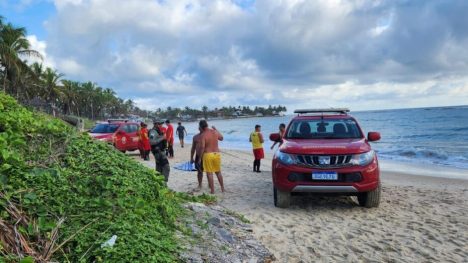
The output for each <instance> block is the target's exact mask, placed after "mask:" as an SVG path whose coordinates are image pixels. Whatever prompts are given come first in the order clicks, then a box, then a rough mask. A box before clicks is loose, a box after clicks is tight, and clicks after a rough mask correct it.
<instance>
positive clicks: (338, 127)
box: [286, 119, 362, 139]
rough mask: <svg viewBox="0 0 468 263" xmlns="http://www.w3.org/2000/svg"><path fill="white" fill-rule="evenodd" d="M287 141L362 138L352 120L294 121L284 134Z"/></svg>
mask: <svg viewBox="0 0 468 263" xmlns="http://www.w3.org/2000/svg"><path fill="white" fill-rule="evenodd" d="M286 138H288V139H350V138H362V134H361V131H360V129H359V128H358V125H357V123H356V122H355V121H354V120H353V119H323V120H322V119H313V120H294V121H293V122H292V123H291V125H290V126H289V130H288V132H287V134H286Z"/></svg>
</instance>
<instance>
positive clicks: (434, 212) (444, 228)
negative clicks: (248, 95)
mask: <svg viewBox="0 0 468 263" xmlns="http://www.w3.org/2000/svg"><path fill="white" fill-rule="evenodd" d="M189 147H190V146H189V145H187V146H186V147H185V148H180V147H179V146H178V144H176V146H175V151H176V152H175V156H176V157H175V158H174V159H171V160H170V162H171V166H173V165H174V164H176V163H180V162H185V161H188V160H189V152H190V148H189ZM222 153H223V157H222V169H223V175H224V180H225V186H226V193H224V194H223V193H220V189H219V186H218V183H217V181H216V179H215V186H216V195H217V197H218V201H219V204H220V205H222V206H224V207H226V208H228V209H230V210H234V211H236V212H239V213H241V214H244V215H245V216H246V218H247V219H249V220H250V221H251V222H252V225H253V230H254V235H255V237H256V238H257V239H258V240H260V241H261V242H262V243H263V244H264V245H265V246H266V247H267V248H268V249H270V251H271V252H273V254H274V255H275V256H276V258H277V262H467V261H468V203H467V200H468V180H461V179H445V178H437V177H428V176H418V175H411V174H405V173H395V172H385V171H382V173H381V178H382V186H383V192H382V199H381V204H380V207H378V208H372V209H367V208H362V207H359V206H358V205H357V201H356V200H355V198H354V197H331V196H314V195H308V196H293V198H292V203H291V207H290V208H288V209H280V208H276V207H274V205H273V192H272V187H273V186H272V182H271V155H268V156H266V159H265V160H263V161H262V167H261V168H262V173H260V174H258V173H253V172H252V161H253V157H252V154H251V153H250V152H242V151H234V150H222ZM143 163H145V164H146V165H148V166H150V167H154V163H153V159H151V161H149V162H143ZM169 187H170V188H172V189H174V190H176V191H183V192H195V191H196V187H197V179H196V173H195V172H192V173H191V172H184V171H179V170H175V169H173V168H171V174H170V177H169ZM202 192H206V193H209V188H208V186H207V181H206V177H205V178H204V182H203V189H202V190H201V191H200V192H199V193H202Z"/></svg>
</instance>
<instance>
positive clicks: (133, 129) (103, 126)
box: [89, 120, 140, 152]
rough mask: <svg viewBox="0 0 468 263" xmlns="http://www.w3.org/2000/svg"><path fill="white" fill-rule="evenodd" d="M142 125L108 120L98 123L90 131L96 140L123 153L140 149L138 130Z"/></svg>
mask: <svg viewBox="0 0 468 263" xmlns="http://www.w3.org/2000/svg"><path fill="white" fill-rule="evenodd" d="M139 129H140V125H139V124H138V123H136V122H129V121H127V120H108V122H104V123H98V124H97V125H96V126H94V128H92V129H91V130H90V131H89V135H90V136H91V137H93V138H94V139H97V140H100V141H105V142H108V143H110V144H112V145H114V147H115V148H117V149H118V150H119V151H121V152H126V151H134V150H137V149H138V142H139V140H140V138H139V137H138V134H137V132H138V130H139Z"/></svg>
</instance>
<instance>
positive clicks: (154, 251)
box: [0, 92, 182, 262]
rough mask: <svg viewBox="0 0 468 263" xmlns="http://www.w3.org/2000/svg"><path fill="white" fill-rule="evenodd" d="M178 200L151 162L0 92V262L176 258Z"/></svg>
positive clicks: (157, 260)
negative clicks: (114, 237)
mask: <svg viewBox="0 0 468 263" xmlns="http://www.w3.org/2000/svg"><path fill="white" fill-rule="evenodd" d="M180 200H181V199H180V197H178V196H177V195H176V194H175V193H173V192H171V191H169V190H168V189H167V188H166V187H165V184H164V180H163V177H162V176H160V175H159V174H157V173H155V172H154V171H153V170H150V169H148V168H145V167H144V166H142V165H140V164H138V163H137V162H135V161H133V160H131V159H130V158H128V157H126V156H125V155H124V154H122V153H120V152H118V151H116V150H114V149H113V148H112V147H111V146H109V145H107V144H105V143H101V142H97V141H94V140H92V139H91V138H89V136H87V135H82V134H79V133H77V132H75V131H74V130H73V129H72V128H70V127H68V126H67V125H66V124H65V123H63V122H62V121H59V120H56V119H53V118H51V117H48V116H46V115H43V114H39V113H34V112H31V111H28V110H26V109H25V108H24V107H22V106H20V105H18V104H17V103H16V101H15V100H14V99H12V98H11V97H9V96H7V95H5V94H4V93H3V92H0V262H2V261H6V262H10V261H11V262H13V261H14V262H16V261H17V260H18V259H20V258H21V257H24V256H31V257H32V258H34V259H35V261H36V262H41V261H44V262H45V261H47V260H56V261H59V262H93V261H94V262H173V261H176V260H177V249H178V247H177V242H176V239H175V237H174V232H175V228H176V227H175V218H176V216H177V215H178V214H180V212H181V211H182V210H181V208H180V205H179V202H180ZM18 222H19V223H18ZM15 226H16V228H15ZM15 231H16V232H15ZM13 232H15V233H16V234H14V233H13ZM18 234H19V235H21V236H22V237H24V241H22V242H19V243H21V244H22V245H18V240H15V239H14V238H15V236H16V239H18V237H17V235H18ZM112 235H117V242H116V243H115V245H114V246H113V247H104V248H102V247H101V244H102V243H103V242H105V241H106V240H108V239H109V238H110V237H111V236H112ZM15 243H16V246H15ZM18 251H19V252H20V253H18ZM26 260H28V258H26Z"/></svg>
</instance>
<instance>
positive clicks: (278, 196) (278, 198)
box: [273, 187, 291, 208]
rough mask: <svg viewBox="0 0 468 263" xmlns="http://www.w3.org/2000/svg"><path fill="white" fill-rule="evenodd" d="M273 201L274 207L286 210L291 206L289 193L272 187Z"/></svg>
mask: <svg viewBox="0 0 468 263" xmlns="http://www.w3.org/2000/svg"><path fill="white" fill-rule="evenodd" d="M273 199H274V202H275V206H276V207H280V208H288V207H289V205H290V204H291V193H290V192H283V191H280V190H278V189H276V187H273Z"/></svg>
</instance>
